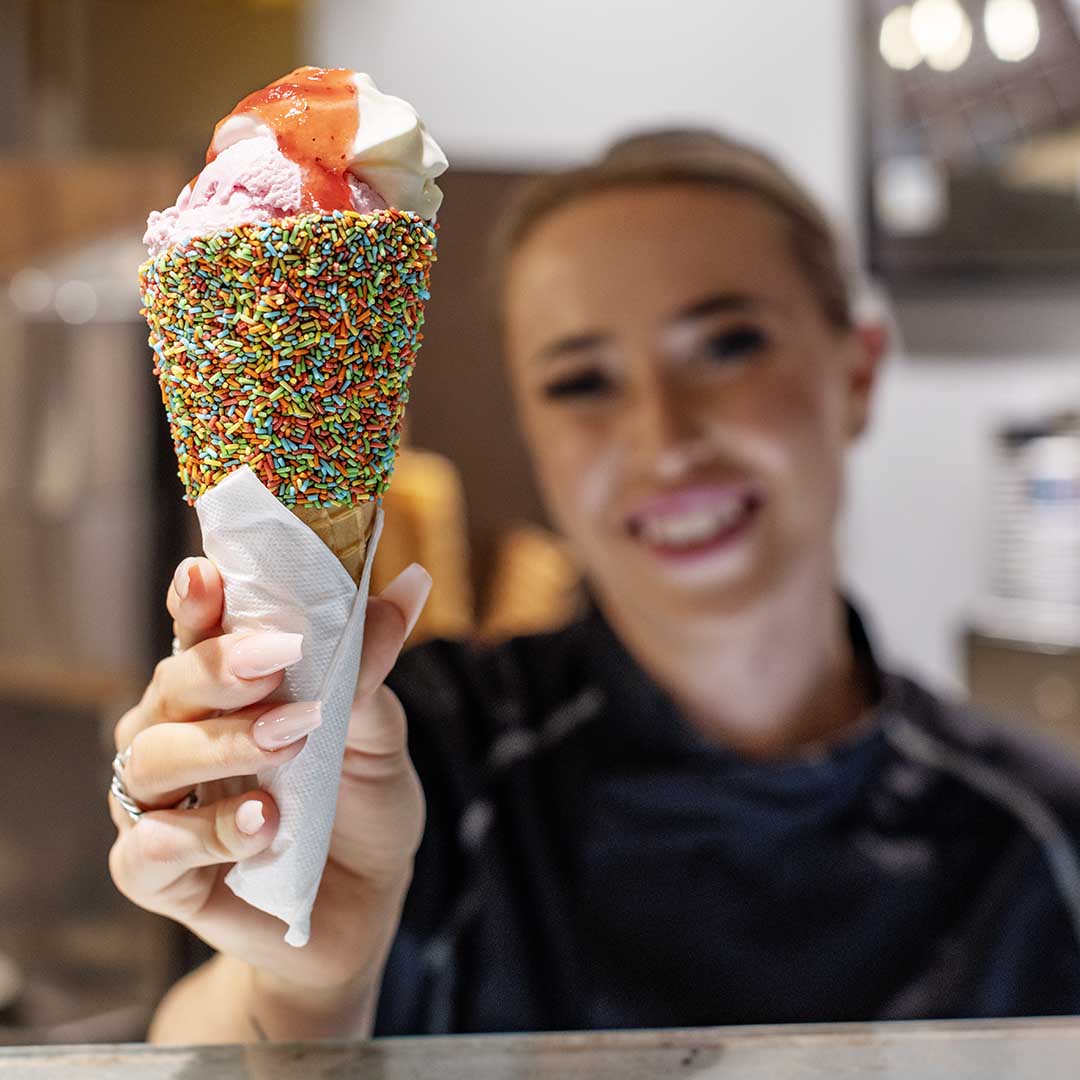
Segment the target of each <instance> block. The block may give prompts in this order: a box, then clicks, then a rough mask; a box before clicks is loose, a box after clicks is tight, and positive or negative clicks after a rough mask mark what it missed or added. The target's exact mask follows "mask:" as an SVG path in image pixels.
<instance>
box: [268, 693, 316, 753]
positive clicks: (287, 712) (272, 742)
mask: <svg viewBox="0 0 1080 1080" xmlns="http://www.w3.org/2000/svg"><path fill="white" fill-rule="evenodd" d="M321 723H322V702H320V701H294V702H292V703H290V704H288V705H275V706H274V708H272V709H271V710H270V711H269V712H265V713H263V714H262V716H260V717H259V719H258V720H256V721H255V723H254V724H253V725H252V728H251V733H252V737H253V738H254V739H255V742H256V743H258V745H259V746H261V747H262V748H263V749H264V750H280V749H281V748H282V747H283V746H288V745H289V744H290V743H294V742H296V740H297V739H302V738H303V737H304V736H305V735H308V734H310V733H311V732H312V731H314V730H315V729H316V728H317V727H318V726H319V725H320V724H321Z"/></svg>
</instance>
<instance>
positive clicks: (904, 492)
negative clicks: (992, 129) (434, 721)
mask: <svg viewBox="0 0 1080 1080" xmlns="http://www.w3.org/2000/svg"><path fill="white" fill-rule="evenodd" d="M312 13H313V21H312V25H311V37H310V52H311V56H312V62H313V63H321V64H336V65H342V66H349V67H358V68H360V69H362V70H367V71H368V72H369V73H370V74H372V76H373V77H374V78H375V79H376V81H377V82H378V83H379V84H380V86H381V87H382V88H383V89H384V90H386V91H387V92H389V93H395V94H399V95H401V96H403V97H406V98H408V99H409V100H411V101H412V102H413V104H415V105H416V106H417V108H418V109H419V110H420V112H421V114H422V115H423V116H424V117H425V119H426V120H427V121H428V123H429V126H430V127H431V130H432V131H433V133H434V134H435V136H436V138H438V139H439V140H440V142H442V144H443V146H444V148H445V149H446V150H447V152H448V154H449V156H450V159H451V163H453V162H454V161H455V160H457V161H458V162H459V163H460V164H469V165H485V164H487V165H515V164H522V163H526V164H531V163H536V164H554V163H559V162H563V161H567V160H573V159H576V158H579V157H581V156H583V155H587V154H589V153H592V152H594V151H596V150H598V149H599V148H600V147H601V146H602V145H603V144H604V142H605V141H606V140H607V139H608V138H610V137H611V136H612V135H614V134H616V133H618V132H620V131H622V130H625V129H627V128H631V127H634V126H637V125H645V124H650V123H661V122H672V121H674V122H687V121H696V122H706V123H710V124H717V125H721V126H723V127H726V128H728V129H730V130H732V131H734V132H736V133H741V134H744V135H746V136H748V137H750V138H752V139H754V140H757V141H759V142H760V143H761V144H763V145H765V146H766V147H768V148H770V149H772V150H773V151H774V152H776V153H778V154H779V156H780V157H781V158H782V159H783V160H785V161H786V162H788V163H789V164H790V165H791V166H792V167H793V168H795V169H796V170H797V171H798V173H799V174H800V175H801V176H802V177H803V178H804V179H805V180H807V181H808V182H809V183H810V185H811V187H812V188H813V189H814V190H815V191H816V192H817V193H818V195H819V196H820V197H821V198H823V200H824V201H825V203H826V205H827V206H828V207H829V209H830V210H831V211H832V212H833V213H834V215H837V216H839V217H840V218H841V219H843V220H844V221H845V222H847V224H848V225H849V227H850V226H852V225H853V224H854V223H856V222H857V209H856V208H857V190H858V188H857V173H858V167H857V162H858V140H857V130H858V129H857V111H856V99H857V95H858V88H857V81H856V70H857V65H856V62H855V49H854V39H855V33H856V5H855V4H854V3H853V2H852V0H674V2H671V0H669V2H667V3H663V4H662V3H660V2H658V0H656V2H649V3H645V2H641V0H622V2H621V3H616V2H613V0H545V2H544V3H542V4H540V3H537V4H526V3H521V2H514V0H366V2H354V0H317V2H315V3H313V4H312ZM406 43H408V48H406V47H405V46H406ZM417 55H426V56H430V57H431V58H433V59H432V62H430V63H428V64H418V63H417V61H416V56H417ZM980 303H981V305H982V306H981V308H980ZM1009 305H1011V307H1010V306H1009ZM1006 308H1008V310H1006ZM1072 308H1075V304H1072V303H1071V302H1070V301H1068V300H1060V299H1047V297H1045V296H1040V295H1039V294H1037V293H1036V294H1034V295H1033V296H1032V297H1031V298H1029V299H1028V300H1024V299H1018V298H1016V297H1010V298H1009V300H1008V304H1007V305H1005V307H1003V306H1002V305H1001V304H998V303H997V301H996V300H994V299H993V298H989V299H984V300H983V301H981V302H975V303H972V302H970V301H967V302H957V303H955V304H954V303H952V302H951V301H950V300H948V299H946V300H945V301H944V302H943V303H940V304H938V307H937V310H935V311H931V312H927V313H923V312H919V313H918V314H917V318H918V319H919V320H920V322H922V321H924V314H925V321H926V322H927V325H931V324H932V326H933V332H932V333H929V334H927V335H925V336H926V337H930V338H933V337H935V336H936V338H937V340H948V341H950V345H949V346H948V348H949V353H950V355H934V356H930V355H929V351H928V349H927V348H926V347H924V346H920V350H919V351H920V352H921V353H922V355H920V356H919V357H917V358H908V359H899V358H897V359H894V361H893V363H892V364H891V365H890V367H889V370H888V371H887V373H886V376H885V380H884V384H883V386H882V393H881V396H880V400H879V408H878V413H877V417H876V420H875V425H874V428H873V431H872V432H871V434H870V436H869V437H868V438H867V439H866V440H865V441H864V444H863V445H862V446H861V447H860V448H859V449H858V450H857V451H856V453H855V455H854V457H853V460H852V467H851V486H850V496H849V513H848V523H847V529H846V542H845V552H846V566H847V572H848V576H849V578H850V580H851V583H852V586H853V588H854V590H855V592H856V595H857V596H859V597H860V598H861V600H862V601H863V603H864V606H865V609H866V611H867V613H868V614H869V615H870V617H871V621H872V623H873V625H874V628H875V629H876V631H877V633H878V638H879V643H880V644H881V646H882V648H883V651H884V652H885V653H886V654H887V656H888V657H889V658H890V660H891V661H893V662H894V663H896V664H898V665H900V666H903V667H905V668H908V669H910V670H913V671H915V672H916V673H918V674H920V675H922V676H923V677H924V678H926V679H928V680H929V681H931V682H933V683H935V684H938V685H941V686H945V687H956V686H959V685H960V683H961V681H962V670H963V663H962V654H961V652H960V647H959V637H958V634H959V632H960V631H961V630H962V628H963V627H964V625H965V623H966V621H967V619H968V617H969V616H970V613H971V611H972V610H973V608H974V606H975V602H976V599H977V595H978V591H979V588H980V585H981V583H982V581H983V580H984V579H983V576H982V575H983V561H982V560H983V554H984V550H983V539H984V537H985V531H986V530H985V523H986V517H987V513H986V503H987V495H988V491H989V483H990V478H989V461H990V454H991V433H992V431H993V428H994V426H995V424H996V423H997V421H998V420H999V419H1002V418H1006V417H1009V416H1013V415H1016V414H1018V413H1020V414H1023V413H1030V412H1031V411H1032V410H1033V409H1039V408H1058V407H1061V406H1062V404H1063V403H1064V402H1066V401H1069V400H1071V401H1072V402H1074V403H1077V404H1080V360H1078V359H1077V354H1076V353H1074V352H1073V350H1072V342H1073V341H1074V340H1075V341H1078V342H1080V319H1077V317H1076V316H1075V315H1070V312H1071V309H1072ZM987 319H989V320H991V321H992V320H993V319H997V321H998V325H999V329H1000V332H998V331H994V330H992V329H991V330H989V331H987V332H986V333H984V335H983V336H984V339H985V338H986V337H987V336H989V337H990V339H991V340H993V341H994V342H995V348H994V349H993V350H992V351H993V352H994V353H995V354H996V355H995V356H993V357H989V358H988V357H985V356H981V355H971V354H970V350H967V355H965V349H964V348H963V347H953V344H952V339H953V338H959V339H963V338H964V336H965V335H964V329H965V327H967V326H970V325H973V324H979V323H980V322H984V321H986V320H987ZM1074 323H1075V326H1074ZM910 336H911V338H912V339H914V338H915V337H916V335H915V334H911V335H910ZM1040 339H1041V340H1040ZM1021 351H1022V355H1021V354H1020V353H1021ZM1003 353H1004V355H1003Z"/></svg>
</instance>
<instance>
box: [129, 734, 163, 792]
mask: <svg viewBox="0 0 1080 1080" xmlns="http://www.w3.org/2000/svg"><path fill="white" fill-rule="evenodd" d="M162 737H163V729H161V728H160V727H157V728H143V729H142V731H137V732H136V733H135V737H134V738H133V739H132V740H131V756H130V758H129V759H128V763H127V765H125V766H124V783H125V785H126V786H127V789H128V791H129V792H130V793H131V794H132V795H134V796H135V797H136V798H137V797H138V796H137V794H136V793H137V792H146V791H154V790H157V788H158V787H160V786H162V784H163V783H164V782H165V777H164V774H163V769H162V762H163V761H167V760H168V755H167V754H164V753H162V752H160V751H161V750H162V748H161V747H160V746H159V745H158V744H159V743H160V741H161V739H162ZM164 786H168V785H167V783H165V785H164Z"/></svg>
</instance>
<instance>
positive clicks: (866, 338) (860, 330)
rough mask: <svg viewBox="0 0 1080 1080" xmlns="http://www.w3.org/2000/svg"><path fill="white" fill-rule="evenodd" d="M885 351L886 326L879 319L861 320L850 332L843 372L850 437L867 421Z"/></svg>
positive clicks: (860, 430)
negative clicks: (845, 364) (844, 370)
mask: <svg viewBox="0 0 1080 1080" xmlns="http://www.w3.org/2000/svg"><path fill="white" fill-rule="evenodd" d="M888 350H889V328H888V326H887V325H886V324H885V323H884V322H882V321H881V320H868V321H866V322H860V323H859V324H858V325H857V326H856V327H855V329H854V330H853V331H852V332H851V342H850V348H849V351H848V366H847V372H846V377H847V399H848V409H847V415H848V425H847V427H848V438H849V439H857V438H858V437H859V436H860V435H861V434H862V433H863V432H864V431H865V430H866V427H867V424H868V423H869V421H870V407H871V403H872V400H873V396H874V388H875V387H876V386H877V381H878V373H879V372H880V371H881V364H882V361H883V360H884V359H885V356H886V354H887V353H888Z"/></svg>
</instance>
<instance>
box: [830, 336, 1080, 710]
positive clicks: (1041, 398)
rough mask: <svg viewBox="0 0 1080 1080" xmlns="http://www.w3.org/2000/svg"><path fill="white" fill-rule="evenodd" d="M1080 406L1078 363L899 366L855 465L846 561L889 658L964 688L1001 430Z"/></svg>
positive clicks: (913, 362)
mask: <svg viewBox="0 0 1080 1080" xmlns="http://www.w3.org/2000/svg"><path fill="white" fill-rule="evenodd" d="M1066 401H1072V402H1074V403H1080V362H1078V361H1077V359H1076V357H1075V356H1072V357H1070V356H1057V357H1038V358H1036V357H1019V356H1013V357H1007V358H1002V357H997V358H994V357H980V358H977V359H971V358H965V357H955V356H953V357H947V356H945V357H919V358H917V359H914V358H902V357H897V358H894V359H893V361H892V362H891V363H890V364H889V366H888V367H887V368H886V371H885V375H884V380H883V383H882V385H881V387H880V393H879V398H878V404H877V409H876V412H875V416H874V422H873V425H872V427H871V429H870V431H869V433H868V435H867V437H866V438H865V439H864V440H863V443H862V445H861V446H860V447H858V448H857V449H856V451H855V453H854V454H853V456H852V460H851V469H850V473H849V480H850V488H849V514H848V528H847V535H846V544H845V554H846V565H847V570H848V578H849V580H850V582H851V585H852V589H853V592H854V595H855V596H856V597H858V598H860V599H862V600H863V601H865V605H866V607H867V609H868V614H869V615H870V617H871V621H872V623H873V627H874V629H875V630H876V631H877V637H878V644H879V646H880V647H881V649H882V651H883V652H884V653H885V654H886V656H887V658H888V659H889V660H890V661H891V662H893V663H895V664H897V665H899V666H901V667H903V668H906V669H908V670H911V671H914V672H917V673H918V674H919V675H920V676H922V677H923V678H924V679H927V680H928V681H930V682H932V683H934V684H936V685H938V686H941V687H943V688H946V689H959V688H961V687H962V684H963V669H964V657H963V652H962V649H961V643H962V634H963V632H964V630H965V629H966V627H967V626H968V625H969V620H970V618H971V616H972V614H973V612H974V608H975V606H976V602H977V599H978V597H979V593H980V590H981V589H982V588H983V587H984V585H985V582H986V580H987V577H986V559H987V554H988V544H987V540H988V536H987V524H988V521H989V494H990V487H991V484H992V479H993V477H992V470H991V463H992V455H993V434H994V430H995V428H996V426H997V425H998V423H999V422H1001V421H1005V420H1015V419H1018V418H1025V417H1036V416H1039V415H1043V414H1045V413H1046V412H1048V411H1054V410H1057V409H1060V408H1061V407H1062V405H1063V403H1064V402H1066Z"/></svg>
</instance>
